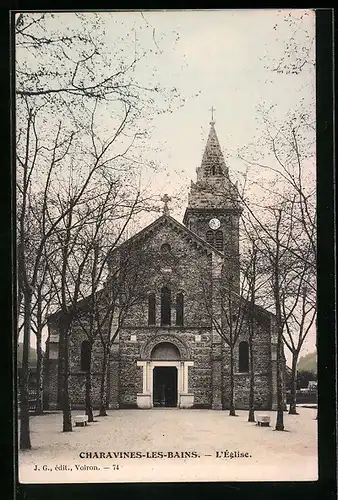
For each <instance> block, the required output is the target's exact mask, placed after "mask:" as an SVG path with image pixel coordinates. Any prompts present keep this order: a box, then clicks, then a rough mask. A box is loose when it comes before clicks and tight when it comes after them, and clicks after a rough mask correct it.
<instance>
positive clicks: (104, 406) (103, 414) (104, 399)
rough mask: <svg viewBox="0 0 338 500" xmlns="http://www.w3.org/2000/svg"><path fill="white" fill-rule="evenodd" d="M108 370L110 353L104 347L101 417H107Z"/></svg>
mask: <svg viewBox="0 0 338 500" xmlns="http://www.w3.org/2000/svg"><path fill="white" fill-rule="evenodd" d="M107 372H108V354H107V350H106V348H105V347H104V349H103V360H102V375H101V384H100V412H99V417H107V416H108V415H107V411H106V410H107V390H106V388H107Z"/></svg>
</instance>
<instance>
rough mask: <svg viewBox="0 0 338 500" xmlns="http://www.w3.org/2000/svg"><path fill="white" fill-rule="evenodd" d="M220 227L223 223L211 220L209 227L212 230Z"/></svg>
mask: <svg viewBox="0 0 338 500" xmlns="http://www.w3.org/2000/svg"><path fill="white" fill-rule="evenodd" d="M220 225H221V222H220V220H219V219H216V218H214V219H210V221H209V227H210V228H211V229H218V228H219V227H220Z"/></svg>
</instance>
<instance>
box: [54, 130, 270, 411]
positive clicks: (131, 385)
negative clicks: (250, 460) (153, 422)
mask: <svg viewBox="0 0 338 500" xmlns="http://www.w3.org/2000/svg"><path fill="white" fill-rule="evenodd" d="M169 201H170V199H169V198H168V197H167V196H166V195H165V196H164V197H163V202H164V210H163V215H161V216H160V217H159V218H157V219H156V220H155V221H154V222H153V223H151V224H150V225H149V226H147V227H145V228H144V229H143V230H142V231H140V232H139V233H138V234H136V235H134V236H133V237H132V238H130V239H129V240H128V241H127V242H125V243H123V245H121V246H120V247H119V248H117V249H116V250H114V252H113V255H112V256H111V259H110V262H111V266H112V268H113V267H114V262H116V259H118V258H119V256H121V254H122V253H123V252H124V251H125V249H126V248H133V247H135V246H138V248H143V250H144V254H145V255H146V258H145V259H144V260H143V263H142V266H143V268H144V269H145V273H144V276H143V279H142V286H143V292H142V293H140V300H138V301H134V304H133V305H132V306H131V307H130V309H129V310H128V313H127V314H126V316H125V319H124V322H123V326H122V328H121V329H120V330H119V334H118V336H117V337H116V339H115V342H114V343H113V345H112V348H111V350H110V355H109V366H108V382H107V389H106V390H107V399H108V401H109V407H110V408H137V407H138V408H152V407H156V406H173V407H176V406H177V407H179V408H211V409H227V408H229V398H230V348H229V346H228V344H227V342H226V341H225V340H224V338H222V337H221V336H220V335H219V333H218V332H217V328H215V324H216V323H215V322H216V321H218V322H219V324H222V325H223V329H224V331H225V332H226V330H227V328H228V327H229V324H228V326H227V324H226V322H225V319H224V312H222V309H221V303H222V297H221V289H222V284H223V285H224V283H229V282H230V281H229V278H231V297H233V298H234V300H233V304H234V306H235V305H236V304H238V303H239V302H238V301H239V300H240V269H239V258H240V255H239V220H240V216H241V212H242V208H241V206H240V203H239V200H238V197H237V189H236V186H234V184H233V183H232V182H231V179H230V176H229V171H228V168H227V166H226V164H225V161H224V157H223V154H222V151H221V148H220V145H219V141H218V138H217V134H216V131H215V123H214V121H211V123H210V132H209V136H208V139H207V143H206V147H205V151H204V154H203V158H202V162H201V165H200V166H199V167H198V168H197V181H196V182H192V183H191V188H190V193H189V199H188V206H187V208H186V210H185V214H184V219H183V224H181V223H180V222H178V221H177V220H175V219H174V218H173V217H171V216H170V214H169V208H168V202H169ZM112 275H113V273H112ZM108 281H109V280H108ZM107 286H109V283H108V284H107ZM59 317H60V313H58V314H56V315H53V316H51V317H50V320H49V331H50V334H49V338H48V341H47V349H46V351H47V364H46V388H45V392H46V394H47V399H48V404H49V407H50V408H55V407H58V406H59V405H60V387H59V385H60V370H61V368H60V367H61V363H60V362H59V331H58V320H57V318H59ZM231 317H232V319H233V320H234V321H237V320H238V317H237V316H236V315H234V314H233V315H232V316H231ZM254 320H255V325H256V328H255V338H254V344H253V357H254V366H255V407H256V408H257V409H275V408H276V401H277V396H276V352H277V338H276V335H275V333H274V332H275V329H274V316H273V315H272V314H271V313H269V312H268V311H266V310H264V309H263V308H261V307H256V308H255V313H254ZM247 323H248V313H247V312H245V314H244V320H243V323H242V327H241V331H240V334H239V337H238V341H237V342H236V345H235V347H234V389H235V400H236V408H238V409H245V408H247V407H248V401H249V348H248V328H247ZM115 326H116V325H115ZM111 328H114V325H112V327H111ZM85 346H86V336H85V335H84V333H83V332H82V333H81V331H80V330H79V329H76V327H74V332H73V333H72V335H71V337H70V347H69V359H70V372H71V375H70V396H71V401H72V406H73V407H83V405H84V391H85V379H86V369H88V366H87V367H86V359H85V358H86V356H87V354H86V352H85V349H84V347H85ZM102 356H103V354H102V348H100V345H99V344H98V343H97V342H95V343H94V345H93V348H92V351H91V359H90V361H89V363H90V366H91V373H92V399H93V404H94V406H97V405H98V403H99V399H98V398H99V391H100V379H101V372H102V369H101V361H102ZM87 358H88V356H87Z"/></svg>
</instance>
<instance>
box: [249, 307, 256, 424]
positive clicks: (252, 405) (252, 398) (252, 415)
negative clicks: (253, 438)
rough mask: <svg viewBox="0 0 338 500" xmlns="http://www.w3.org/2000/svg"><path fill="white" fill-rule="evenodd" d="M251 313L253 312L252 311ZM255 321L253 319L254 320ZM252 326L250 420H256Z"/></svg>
mask: <svg viewBox="0 0 338 500" xmlns="http://www.w3.org/2000/svg"><path fill="white" fill-rule="evenodd" d="M251 314H253V312H252V311H251ZM252 321H253V320H252ZM252 333H253V332H252V326H251V327H250V334H249V363H250V381H249V383H250V389H249V390H250V392H249V415H248V422H255V373H254V360H253V338H252V336H253V335H252Z"/></svg>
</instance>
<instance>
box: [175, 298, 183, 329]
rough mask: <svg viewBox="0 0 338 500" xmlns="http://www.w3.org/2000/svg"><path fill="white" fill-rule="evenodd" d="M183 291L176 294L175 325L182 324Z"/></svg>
mask: <svg viewBox="0 0 338 500" xmlns="http://www.w3.org/2000/svg"><path fill="white" fill-rule="evenodd" d="M183 300H184V298H183V293H178V294H177V295H176V326H183Z"/></svg>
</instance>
